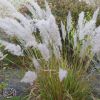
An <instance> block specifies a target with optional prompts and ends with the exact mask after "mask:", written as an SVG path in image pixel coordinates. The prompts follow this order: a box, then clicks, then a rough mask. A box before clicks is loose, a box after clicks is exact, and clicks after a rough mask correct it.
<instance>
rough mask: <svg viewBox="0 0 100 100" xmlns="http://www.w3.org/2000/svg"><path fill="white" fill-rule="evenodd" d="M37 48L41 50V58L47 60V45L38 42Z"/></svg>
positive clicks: (48, 53)
mask: <svg viewBox="0 0 100 100" xmlns="http://www.w3.org/2000/svg"><path fill="white" fill-rule="evenodd" d="M38 49H39V51H40V52H41V54H42V56H43V58H44V59H45V60H46V61H48V60H49V58H50V52H49V49H48V47H47V46H46V45H45V44H39V45H38Z"/></svg>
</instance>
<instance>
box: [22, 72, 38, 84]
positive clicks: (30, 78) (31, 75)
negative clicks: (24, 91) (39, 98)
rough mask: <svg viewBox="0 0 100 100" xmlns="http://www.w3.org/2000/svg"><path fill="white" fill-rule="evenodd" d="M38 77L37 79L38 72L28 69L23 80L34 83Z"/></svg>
mask: <svg viewBox="0 0 100 100" xmlns="http://www.w3.org/2000/svg"><path fill="white" fill-rule="evenodd" d="M36 79H37V74H36V73H35V72H32V71H28V72H26V73H25V75H24V77H23V78H22V80H21V82H23V83H29V84H30V85H33V83H34V81H35V80H36Z"/></svg>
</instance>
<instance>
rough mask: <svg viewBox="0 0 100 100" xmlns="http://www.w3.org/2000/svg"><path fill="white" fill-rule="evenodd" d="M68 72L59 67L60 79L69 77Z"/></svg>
mask: <svg viewBox="0 0 100 100" xmlns="http://www.w3.org/2000/svg"><path fill="white" fill-rule="evenodd" d="M67 74H68V72H67V71H66V70H64V69H62V68H60V69H59V79H60V81H61V82H62V81H63V79H64V78H66V77H67Z"/></svg>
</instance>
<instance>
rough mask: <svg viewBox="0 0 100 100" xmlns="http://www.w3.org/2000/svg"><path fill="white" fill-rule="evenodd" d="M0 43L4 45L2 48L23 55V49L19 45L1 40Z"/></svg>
mask: <svg viewBox="0 0 100 100" xmlns="http://www.w3.org/2000/svg"><path fill="white" fill-rule="evenodd" d="M0 43H1V44H2V45H3V46H4V47H5V49H4V50H7V51H8V52H10V53H11V54H13V55H16V56H23V51H22V49H21V47H20V46H19V45H16V44H13V43H9V42H6V41H2V40H0Z"/></svg>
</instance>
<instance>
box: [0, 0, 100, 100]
mask: <svg viewBox="0 0 100 100" xmlns="http://www.w3.org/2000/svg"><path fill="white" fill-rule="evenodd" d="M0 2H3V1H2V0H0ZM5 2H7V5H6V3H5V5H6V7H7V8H14V6H13V5H11V3H10V2H8V1H7V0H5ZM0 5H2V3H1V4H0ZM1 7H2V6H1ZM23 7H25V8H26V9H27V13H26V12H25V13H24V15H23V13H21V12H19V11H17V10H16V9H15V8H14V9H10V10H11V11H10V12H8V13H9V14H7V15H6V14H5V17H4V18H3V17H2V14H3V15H4V13H2V12H1V10H0V13H1V16H0V30H2V31H1V34H4V35H5V36H7V37H8V38H7V39H6V40H5V38H3V37H1V39H0V44H1V45H2V46H3V48H2V49H3V50H4V52H5V53H6V54H7V56H6V58H5V59H4V61H6V60H8V59H9V61H10V64H11V63H12V64H16V65H17V66H20V67H23V68H24V69H25V70H26V74H25V76H24V78H23V79H22V80H21V82H25V83H29V84H30V85H32V87H33V88H32V91H31V92H30V94H29V100H30V98H35V99H40V100H87V99H89V98H91V89H90V84H89V82H88V79H87V78H88V77H87V76H88V73H87V70H88V69H89V66H90V63H91V61H92V59H93V56H94V54H95V53H96V52H98V51H99V45H98V44H99V43H100V41H99V39H98V38H99V37H100V35H99V32H100V26H99V27H96V19H97V16H98V13H99V8H98V9H97V10H96V11H95V12H94V14H93V16H92V18H91V20H89V21H87V20H86V18H85V13H84V12H81V13H80V14H79V18H78V22H77V25H76V26H75V24H74V22H73V19H72V17H71V12H70V11H69V13H68V16H67V24H66V25H64V24H63V22H61V25H60V27H58V25H57V24H56V20H55V17H54V16H53V14H52V13H51V9H50V8H49V6H48V3H47V2H46V1H45V8H44V9H42V8H41V7H40V6H39V5H38V3H37V2H35V1H31V2H27V3H25V4H23ZM6 11H7V10H6ZM8 15H9V16H8ZM13 58H14V59H13ZM29 70H30V71H29ZM27 71H28V72H27Z"/></svg>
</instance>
